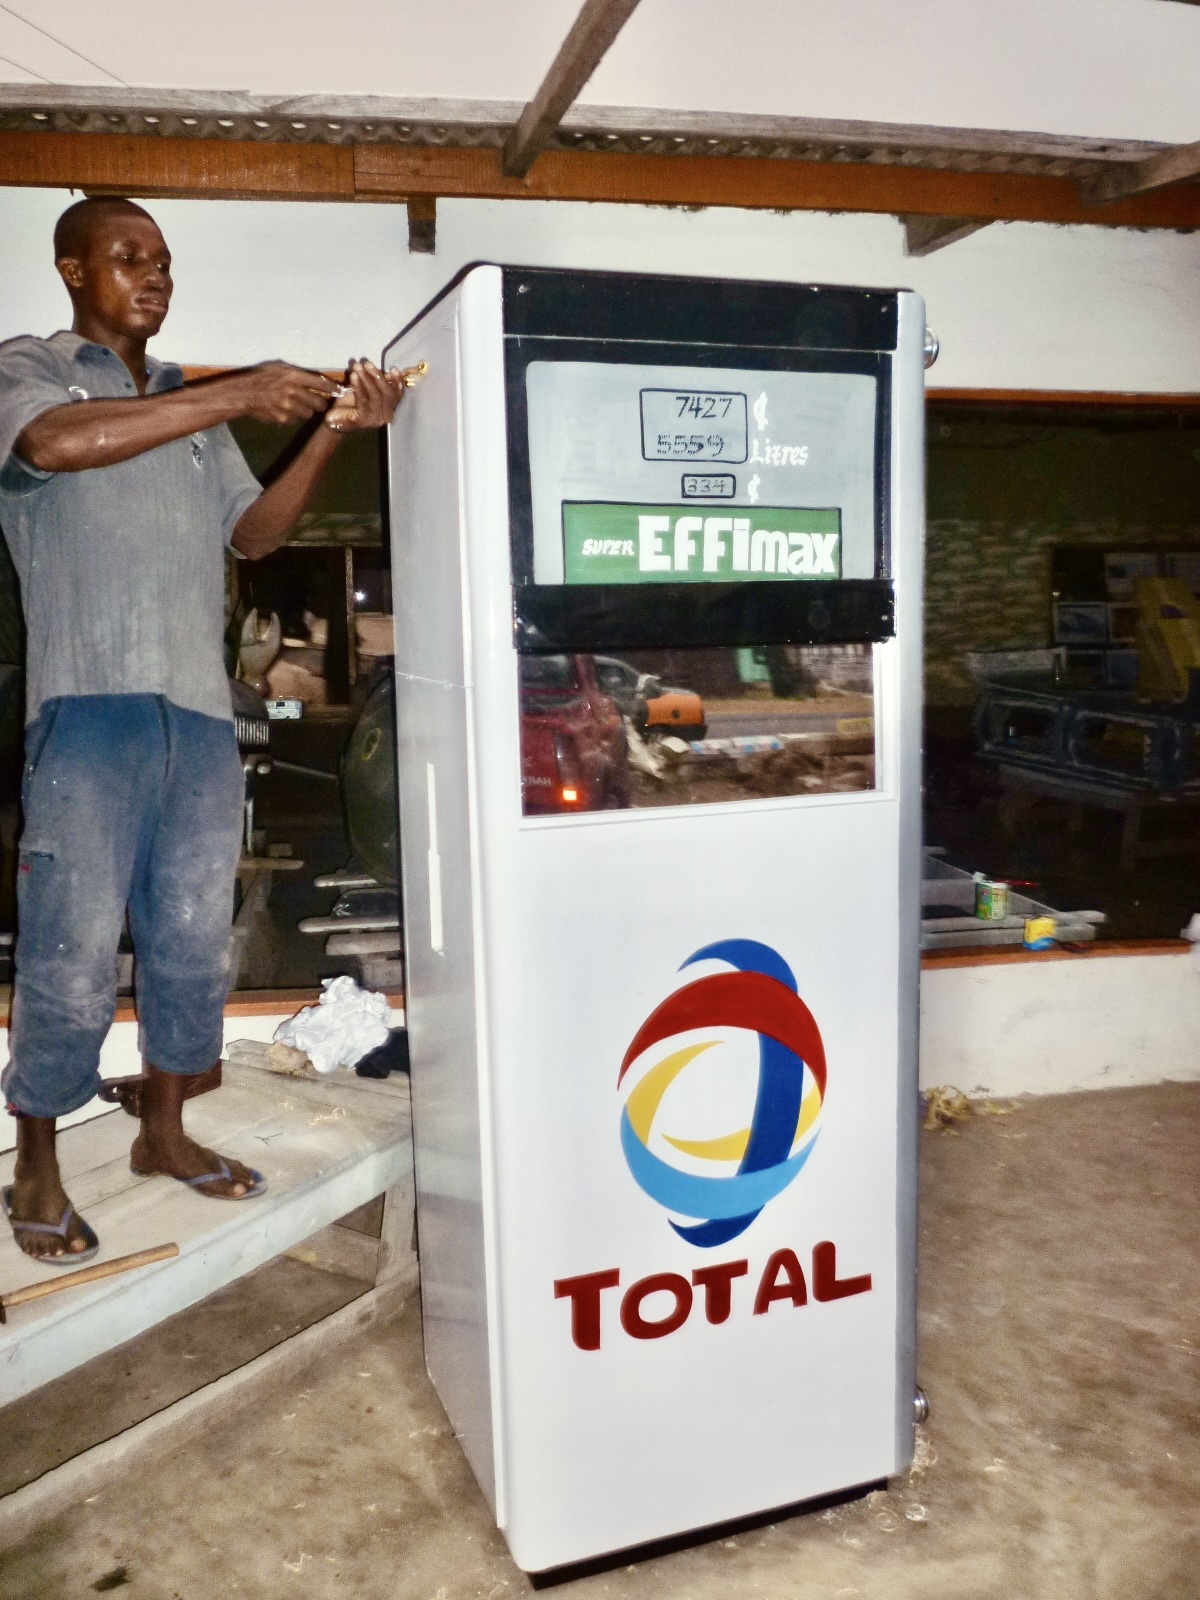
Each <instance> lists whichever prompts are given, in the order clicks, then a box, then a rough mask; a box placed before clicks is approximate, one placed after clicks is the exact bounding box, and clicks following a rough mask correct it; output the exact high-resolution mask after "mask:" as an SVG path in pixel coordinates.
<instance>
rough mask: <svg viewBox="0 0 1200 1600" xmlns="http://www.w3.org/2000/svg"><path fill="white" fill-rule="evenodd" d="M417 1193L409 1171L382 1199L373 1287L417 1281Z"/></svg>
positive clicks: (411, 1173)
mask: <svg viewBox="0 0 1200 1600" xmlns="http://www.w3.org/2000/svg"><path fill="white" fill-rule="evenodd" d="M416 1206H417V1189H416V1180H415V1178H414V1175H413V1171H412V1170H411V1169H410V1170H409V1171H408V1172H407V1173H405V1175H404V1178H403V1179H402V1180H401V1181H400V1182H399V1183H397V1184H394V1185H393V1186H392V1187H391V1188H390V1189H389V1190H388V1192H387V1194H386V1195H384V1197H383V1228H382V1230H381V1232H380V1235H379V1260H378V1263H377V1267H376V1277H375V1282H376V1285H377V1286H378V1287H380V1288H382V1287H383V1286H384V1285H385V1284H388V1283H394V1282H397V1281H398V1280H401V1279H403V1280H405V1281H408V1282H413V1283H415V1282H416V1280H417V1243H416V1240H417V1234H416Z"/></svg>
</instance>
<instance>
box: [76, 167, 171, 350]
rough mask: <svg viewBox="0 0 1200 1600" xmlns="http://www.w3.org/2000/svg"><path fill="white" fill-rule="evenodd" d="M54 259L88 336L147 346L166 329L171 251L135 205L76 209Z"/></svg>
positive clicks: (109, 202) (100, 201) (90, 203)
mask: <svg viewBox="0 0 1200 1600" xmlns="http://www.w3.org/2000/svg"><path fill="white" fill-rule="evenodd" d="M54 261H55V265H56V266H57V268H58V270H59V274H60V275H61V277H62V280H63V282H64V283H65V284H66V286H67V293H68V294H69V295H70V296H71V303H72V304H73V305H74V307H75V329H76V332H78V333H82V334H83V335H84V337H85V338H91V339H96V340H97V341H98V342H100V343H107V342H108V339H109V338H112V337H117V338H120V339H126V340H128V339H132V340H135V341H145V340H146V339H150V338H152V337H153V336H154V335H155V334H156V333H157V332H158V330H159V328H161V327H162V324H163V320H164V319H165V317H166V315H167V308H168V306H169V305H170V302H171V290H172V288H173V285H172V282H171V252H170V251H169V250H168V249H167V246H166V241H165V240H164V239H163V236H162V234H161V233H160V232H159V231H158V226H157V224H156V223H155V221H154V219H153V217H151V216H150V215H149V213H148V212H145V211H143V210H142V208H141V206H138V205H134V203H133V201H132V200H119V199H108V198H103V197H100V198H97V199H94V200H79V201H77V202H76V204H75V205H73V206H69V207H68V208H67V210H66V211H64V212H63V214H62V216H61V217H59V219H58V223H57V225H56V226H55V229H54ZM106 335H107V336H108V337H107V338H106V337H105V336H106Z"/></svg>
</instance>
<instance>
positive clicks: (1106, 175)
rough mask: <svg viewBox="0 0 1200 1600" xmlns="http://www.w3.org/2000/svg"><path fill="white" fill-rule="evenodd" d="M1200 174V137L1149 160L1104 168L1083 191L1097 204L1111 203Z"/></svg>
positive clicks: (1088, 181) (1184, 181) (1085, 196)
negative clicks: (1194, 141)
mask: <svg viewBox="0 0 1200 1600" xmlns="http://www.w3.org/2000/svg"><path fill="white" fill-rule="evenodd" d="M1197 177H1200V139H1198V140H1197V141H1196V143H1195V144H1181V145H1178V146H1176V148H1175V149H1173V150H1163V151H1162V152H1161V153H1160V154H1158V155H1155V156H1148V157H1147V158H1146V160H1145V161H1130V162H1125V163H1121V164H1119V165H1115V166H1111V167H1107V168H1104V169H1103V170H1101V171H1100V172H1098V173H1097V174H1096V175H1095V177H1092V178H1088V179H1087V180H1086V181H1085V182H1084V184H1083V195H1084V198H1085V199H1086V200H1089V201H1091V203H1092V204H1093V205H1108V204H1109V203H1111V202H1112V201H1114V200H1124V199H1127V198H1128V196H1130V195H1135V194H1147V193H1149V192H1150V191H1151V190H1153V189H1165V188H1167V187H1168V186H1169V185H1170V184H1173V183H1186V182H1187V180H1188V179H1189V178H1197Z"/></svg>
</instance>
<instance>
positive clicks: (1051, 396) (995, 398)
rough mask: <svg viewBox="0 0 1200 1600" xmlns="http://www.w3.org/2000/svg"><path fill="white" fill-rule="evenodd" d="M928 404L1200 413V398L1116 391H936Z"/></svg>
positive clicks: (927, 399)
mask: <svg viewBox="0 0 1200 1600" xmlns="http://www.w3.org/2000/svg"><path fill="white" fill-rule="evenodd" d="M925 404H926V405H927V406H930V405H940V404H947V405H977V406H980V407H985V406H1047V407H1054V406H1110V407H1111V406H1116V407H1120V408H1128V407H1131V406H1137V407H1145V408H1146V409H1147V410H1155V409H1161V410H1165V411H1188V410H1200V394H1129V393H1122V392H1121V391H1120V390H1113V389H937V388H927V389H926V390H925Z"/></svg>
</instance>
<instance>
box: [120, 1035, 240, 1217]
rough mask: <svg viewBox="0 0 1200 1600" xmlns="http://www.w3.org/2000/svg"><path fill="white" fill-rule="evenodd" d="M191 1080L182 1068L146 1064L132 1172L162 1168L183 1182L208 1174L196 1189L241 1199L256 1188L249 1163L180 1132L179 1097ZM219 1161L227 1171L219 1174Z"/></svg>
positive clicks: (184, 1095)
mask: <svg viewBox="0 0 1200 1600" xmlns="http://www.w3.org/2000/svg"><path fill="white" fill-rule="evenodd" d="M189 1083H190V1079H188V1078H187V1077H185V1076H184V1075H183V1074H181V1073H176V1072H163V1071H162V1070H161V1068H159V1067H156V1066H153V1065H152V1064H151V1063H150V1062H149V1061H147V1063H146V1079H145V1083H144V1086H143V1089H142V1119H141V1120H142V1127H141V1132H140V1133H139V1134H138V1136H137V1138H136V1139H135V1140H134V1141H133V1149H132V1150H131V1151H130V1152H129V1160H130V1165H131V1166H132V1167H133V1168H134V1170H135V1171H136V1172H146V1173H149V1172H155V1173H158V1172H161V1173H164V1174H165V1175H166V1176H167V1177H169V1178H179V1179H180V1180H181V1181H182V1182H184V1183H186V1182H187V1181H188V1179H189V1178H211V1182H208V1183H201V1184H197V1185H196V1186H195V1187H196V1193H197V1194H205V1195H210V1196H212V1197H213V1198H214V1199H218V1200H242V1199H244V1198H245V1196H246V1195H248V1194H249V1193H250V1191H251V1189H253V1188H254V1187H255V1184H256V1179H255V1176H254V1174H253V1173H252V1172H251V1171H250V1168H249V1167H245V1166H243V1165H242V1163H241V1162H240V1161H234V1160H232V1159H230V1157H228V1156H219V1155H217V1153H216V1152H215V1151H214V1150H206V1149H205V1148H204V1146H203V1145H200V1144H197V1143H196V1141H195V1140H194V1139H189V1138H188V1136H187V1134H186V1133H185V1132H184V1131H183V1102H184V1100H185V1099H186V1098H187V1090H188V1086H189ZM222 1165H224V1166H225V1168H226V1169H227V1170H228V1172H229V1176H228V1178H226V1177H224V1176H223V1175H220V1174H221V1167H222Z"/></svg>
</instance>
